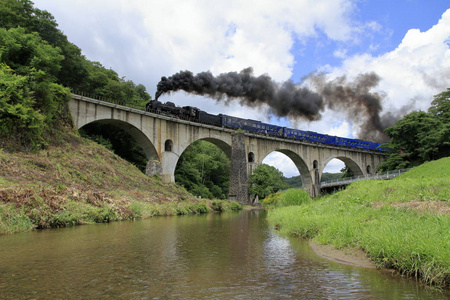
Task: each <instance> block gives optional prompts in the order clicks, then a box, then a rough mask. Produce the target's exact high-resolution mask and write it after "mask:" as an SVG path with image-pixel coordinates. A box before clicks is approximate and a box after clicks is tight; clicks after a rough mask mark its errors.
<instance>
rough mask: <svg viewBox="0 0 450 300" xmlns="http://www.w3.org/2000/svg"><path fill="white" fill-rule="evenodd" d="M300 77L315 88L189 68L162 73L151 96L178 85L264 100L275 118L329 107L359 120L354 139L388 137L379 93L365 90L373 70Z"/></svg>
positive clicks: (252, 103) (223, 96)
mask: <svg viewBox="0 0 450 300" xmlns="http://www.w3.org/2000/svg"><path fill="white" fill-rule="evenodd" d="M304 80H305V81H308V82H309V83H310V84H311V85H312V86H313V87H314V88H315V90H314V91H313V90H311V89H309V88H306V87H302V86H300V85H298V84H294V83H293V82H292V81H286V82H284V83H281V84H278V83H276V82H275V81H274V80H272V79H271V78H270V77H269V76H268V75H260V76H254V75H253V69H252V68H247V69H244V70H242V71H241V72H239V73H237V72H229V73H222V74H220V75H218V76H213V75H212V74H211V72H201V73H198V74H197V75H194V74H193V73H192V72H190V71H181V72H179V73H176V74H174V75H172V76H170V77H162V78H161V81H160V82H159V83H158V85H157V91H156V95H155V99H158V98H159V97H160V96H161V95H162V94H165V93H170V92H175V91H179V90H183V91H185V92H188V93H192V94H196V95H202V96H208V97H211V98H213V99H216V100H217V101H222V100H224V101H231V100H234V99H239V100H240V103H241V104H242V105H246V106H249V107H257V106H261V105H267V106H268V107H269V108H270V110H271V113H273V114H275V115H276V116H278V117H289V118H294V119H304V120H307V121H316V120H319V119H320V118H321V112H323V111H324V110H325V108H329V109H331V110H332V111H335V112H338V113H343V114H344V115H343V116H344V117H345V118H347V119H350V120H352V121H353V122H355V123H356V124H359V125H360V127H361V130H360V132H359V138H361V139H366V140H372V141H385V140H386V138H387V136H386V135H385V134H384V132H383V130H384V129H385V128H386V126H385V125H384V124H385V122H384V121H385V120H382V118H381V117H380V112H381V110H382V106H381V100H382V97H381V96H380V95H379V94H377V93H373V92H370V90H371V89H372V88H374V87H376V86H377V85H378V82H379V81H380V78H379V77H378V75H376V74H375V73H367V74H360V75H359V76H357V78H356V79H355V80H354V81H353V82H348V81H347V79H346V77H345V76H342V77H339V78H337V79H334V80H332V81H327V80H326V77H325V75H322V74H313V75H310V76H308V77H306V78H305V79H304ZM386 121H388V120H386ZM389 122H390V121H389Z"/></svg>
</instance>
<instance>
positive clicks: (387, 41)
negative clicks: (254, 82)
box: [34, 0, 450, 177]
mask: <svg viewBox="0 0 450 300" xmlns="http://www.w3.org/2000/svg"><path fill="white" fill-rule="evenodd" d="M34 3H35V6H36V7H38V8H40V9H44V10H47V11H49V12H50V13H52V14H53V15H54V16H55V18H56V20H57V22H58V24H59V27H60V29H61V30H62V31H63V32H64V33H65V34H66V35H67V36H68V38H69V40H70V41H71V42H73V43H74V44H76V45H77V46H79V47H80V48H81V49H82V51H83V54H84V55H85V56H86V57H87V58H88V59H90V60H93V61H99V62H101V63H102V64H103V65H104V66H105V67H107V68H112V69H114V70H115V71H117V72H118V73H119V75H120V76H125V77H126V79H131V80H133V81H134V82H136V83H142V84H144V85H145V86H146V87H147V90H148V91H149V93H151V94H152V95H154V93H155V91H156V84H157V83H158V81H159V80H160V78H161V76H170V75H172V74H174V73H176V72H178V71H180V70H190V71H192V72H194V73H197V72H202V71H211V72H212V73H213V74H220V73H223V72H230V71H240V70H242V69H244V68H247V67H249V66H251V67H253V69H254V73H255V75H260V74H268V75H269V76H271V77H272V78H273V79H274V80H275V81H277V82H283V81H286V80H292V81H294V82H296V83H300V82H301V83H302V84H303V85H306V86H308V85H309V84H310V82H308V80H304V78H305V76H307V75H309V74H310V73H312V72H323V73H325V74H326V76H327V79H329V80H333V79H335V78H337V77H339V76H343V75H345V76H346V77H347V78H348V79H349V80H352V79H354V78H356V77H357V76H358V75H359V74H362V73H366V72H375V73H376V74H378V75H379V76H380V78H381V80H380V82H379V84H378V86H376V87H374V88H373V90H372V91H371V92H374V93H375V92H376V93H378V94H379V95H381V97H382V105H383V111H382V114H381V115H382V116H387V114H388V113H390V114H393V115H395V116H396V117H401V116H402V115H404V114H405V113H408V112H410V111H412V110H418V109H421V110H425V109H427V108H428V107H429V105H430V102H431V101H432V97H433V95H435V94H438V93H440V92H442V91H444V90H445V89H446V88H449V87H450V49H449V46H450V3H449V1H448V0H446V1H444V0H428V1H425V0H390V1H387V0H353V1H352V0H320V1H319V0H247V1H242V0H217V1H207V0H165V1H159V0H96V1H90V0H89V1H88V0H64V1H61V0H35V1H34ZM161 100H164V101H169V100H170V101H174V102H175V103H177V104H179V105H193V106H197V107H200V108H202V109H203V110H206V111H208V112H211V113H225V114H229V115H235V116H239V117H247V118H252V119H259V120H262V121H270V122H274V123H278V124H282V125H288V126H292V127H296V128H299V129H304V130H311V131H316V132H320V133H325V134H332V135H338V136H345V137H356V136H358V133H359V131H360V128H361V125H362V123H363V122H364V120H363V119H361V118H354V116H351V115H350V114H348V113H346V111H344V110H325V111H323V113H322V118H321V120H319V121H315V122H307V121H305V120H301V119H286V118H283V119H279V118H276V117H274V116H270V115H269V113H268V111H267V109H266V108H264V107H262V108H260V109H250V108H247V107H241V106H240V105H239V102H237V101H235V102H231V103H229V105H225V103H217V102H216V101H214V100H211V99H208V98H204V97H199V96H192V95H187V94H185V93H183V92H179V93H174V94H172V95H170V96H169V95H166V96H164V98H163V99H161ZM265 162H267V163H270V164H272V165H275V166H276V167H277V168H279V169H281V170H282V171H283V172H284V174H285V175H286V176H288V177H289V176H292V175H295V174H298V172H297V170H296V168H295V166H293V164H292V162H290V160H289V159H287V157H284V156H283V155H282V154H272V155H270V156H269V157H268V158H267V160H265ZM342 166H343V165H342V163H340V162H339V161H332V162H331V163H330V164H329V165H327V170H328V171H338V170H339V169H340V168H341V167H342Z"/></svg>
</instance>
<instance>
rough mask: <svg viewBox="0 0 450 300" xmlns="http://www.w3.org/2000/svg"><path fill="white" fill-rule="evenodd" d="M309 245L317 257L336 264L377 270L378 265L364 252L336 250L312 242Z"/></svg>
mask: <svg viewBox="0 0 450 300" xmlns="http://www.w3.org/2000/svg"><path fill="white" fill-rule="evenodd" d="M309 245H310V246H311V248H312V249H313V250H314V252H315V253H316V254H317V255H319V256H320V257H323V258H326V259H329V260H332V261H334V262H337V263H340V264H343V265H349V266H355V267H363V268H376V265H375V264H374V263H373V262H372V261H371V260H370V259H369V258H368V257H367V254H366V253H365V252H364V251H362V250H358V249H352V248H345V249H336V248H334V247H333V246H331V245H317V244H316V243H314V242H312V241H310V242H309Z"/></svg>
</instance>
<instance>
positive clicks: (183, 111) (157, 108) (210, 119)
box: [146, 100, 384, 151]
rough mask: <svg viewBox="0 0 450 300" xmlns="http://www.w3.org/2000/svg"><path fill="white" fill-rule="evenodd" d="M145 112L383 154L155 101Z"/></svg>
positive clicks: (354, 142) (370, 145) (363, 144)
mask: <svg viewBox="0 0 450 300" xmlns="http://www.w3.org/2000/svg"><path fill="white" fill-rule="evenodd" d="M146 111H148V112H151V113H157V114H161V115H165V116H169V117H172V118H179V119H183V120H188V121H192V122H198V123H203V124H208V125H213V126H218V127H226V128H230V129H239V128H240V129H242V130H245V131H248V132H252V133H256V134H263V135H268V136H274V137H282V138H288V139H295V140H303V141H308V142H313V143H322V144H328V145H333V146H343V147H353V148H362V149H367V150H372V151H384V149H383V148H381V147H380V146H381V144H380V143H375V142H368V141H362V140H358V139H349V138H343V137H337V136H330V135H327V134H320V133H317V132H312V131H304V130H298V129H292V128H287V127H281V126H277V125H272V124H268V123H263V122H261V121H256V120H250V119H242V118H238V117H232V116H228V115H224V114H218V115H213V114H209V113H207V112H205V111H202V110H201V109H198V108H196V107H193V106H183V107H179V106H176V105H175V103H173V102H166V103H162V102H160V101H158V100H152V101H150V102H149V103H148V104H147V106H146Z"/></svg>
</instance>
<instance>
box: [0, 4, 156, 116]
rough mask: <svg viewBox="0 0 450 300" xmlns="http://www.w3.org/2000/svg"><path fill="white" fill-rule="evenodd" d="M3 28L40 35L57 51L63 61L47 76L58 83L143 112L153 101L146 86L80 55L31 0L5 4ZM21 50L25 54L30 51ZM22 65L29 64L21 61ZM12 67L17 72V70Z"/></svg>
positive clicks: (2, 7) (0, 23)
mask: <svg viewBox="0 0 450 300" xmlns="http://www.w3.org/2000/svg"><path fill="white" fill-rule="evenodd" d="M0 27H2V28H5V29H17V28H20V30H22V33H25V34H34V35H37V36H39V37H40V38H41V40H43V41H46V42H47V44H48V45H49V46H50V47H53V48H54V49H58V51H59V53H58V56H56V57H55V59H59V60H60V61H59V62H58V64H56V65H55V66H57V67H58V70H57V72H47V73H46V74H47V75H53V76H55V80H54V82H55V83H58V84H61V85H62V86H65V87H70V88H71V89H72V90H74V91H81V92H84V93H88V94H91V95H95V96H101V97H104V98H106V99H110V100H114V101H115V102H118V103H121V104H123V105H127V106H131V107H134V108H138V109H144V108H145V104H146V103H147V102H148V101H149V99H150V95H149V94H148V93H147V92H146V91H145V87H144V86H143V85H138V86H136V85H135V84H134V83H133V82H132V81H127V80H125V79H124V78H121V77H119V76H118V74H117V73H116V72H114V71H113V70H111V69H106V68H105V67H103V66H102V65H101V64H100V63H98V62H91V61H89V60H87V59H86V58H85V57H84V56H83V55H82V54H81V49H80V48H78V47H77V46H76V45H74V44H72V43H70V42H69V41H68V39H67V36H66V35H64V34H63V33H62V32H61V31H60V30H59V29H58V24H57V23H56V20H55V19H54V17H53V16H52V15H51V14H50V13H49V12H47V11H45V10H40V9H38V8H35V7H33V2H31V1H29V0H20V1H17V0H2V5H0ZM21 50H22V51H26V50H27V48H21ZM49 55H50V54H49ZM8 65H9V64H8ZM19 65H21V66H22V65H26V63H25V61H22V62H21V61H19ZM9 66H10V67H11V68H12V69H14V70H15V71H18V70H16V68H15V67H14V66H12V65H9Z"/></svg>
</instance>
